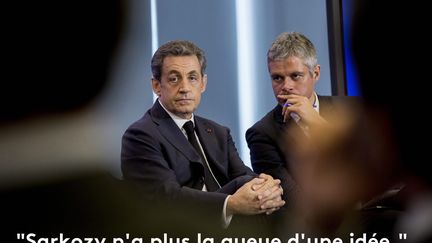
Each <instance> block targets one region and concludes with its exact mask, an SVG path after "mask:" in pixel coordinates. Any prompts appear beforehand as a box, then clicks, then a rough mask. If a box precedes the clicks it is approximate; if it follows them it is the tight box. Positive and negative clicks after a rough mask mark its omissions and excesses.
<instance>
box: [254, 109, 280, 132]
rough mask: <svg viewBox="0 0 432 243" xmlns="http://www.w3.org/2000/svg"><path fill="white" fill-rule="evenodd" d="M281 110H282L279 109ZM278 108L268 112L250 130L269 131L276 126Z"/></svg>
mask: <svg viewBox="0 0 432 243" xmlns="http://www.w3.org/2000/svg"><path fill="white" fill-rule="evenodd" d="M279 110H280V109H279ZM277 112H278V106H276V107H274V108H273V109H272V110H271V111H269V112H267V114H265V115H264V116H263V117H262V118H261V119H260V120H258V121H257V122H255V124H253V125H252V126H251V127H250V128H249V129H248V131H249V130H267V129H268V127H269V126H274V124H276V123H277V114H276V113H277Z"/></svg>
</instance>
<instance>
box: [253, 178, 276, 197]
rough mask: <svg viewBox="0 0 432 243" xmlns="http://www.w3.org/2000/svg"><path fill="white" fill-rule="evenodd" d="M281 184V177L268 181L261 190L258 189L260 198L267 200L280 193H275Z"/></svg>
mask: <svg viewBox="0 0 432 243" xmlns="http://www.w3.org/2000/svg"><path fill="white" fill-rule="evenodd" d="M279 185H280V180H279V179H276V180H268V181H266V183H265V184H264V185H263V186H262V187H261V188H260V189H259V190H257V191H256V192H257V193H258V199H259V200H266V199H267V198H269V197H271V196H272V197H274V195H276V194H278V195H280V192H279V193H275V192H276V191H278V190H279ZM273 194H274V195H273Z"/></svg>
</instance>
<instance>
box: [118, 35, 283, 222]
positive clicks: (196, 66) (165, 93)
mask: <svg viewBox="0 0 432 243" xmlns="http://www.w3.org/2000/svg"><path fill="white" fill-rule="evenodd" d="M151 65H152V72H153V78H152V87H153V91H154V92H155V93H156V94H157V96H158V100H156V102H155V103H154V105H153V107H152V108H151V109H150V110H148V111H147V113H146V114H145V115H144V116H143V117H142V118H141V119H140V120H138V121H137V122H135V123H134V124H132V125H131V126H130V127H129V128H128V129H127V131H126V132H125V134H124V136H123V143H122V172H123V176H124V178H125V179H127V180H131V181H135V182H137V184H139V185H141V186H142V188H143V189H144V192H145V193H146V194H147V195H148V196H149V197H156V198H159V197H162V198H165V199H169V200H170V199H174V200H176V201H177V200H180V201H190V202H192V203H193V204H196V205H199V206H200V207H208V208H210V209H212V211H213V212H215V214H216V215H215V216H217V217H218V218H219V219H220V218H222V219H223V222H224V223H225V225H226V224H229V222H230V220H231V219H230V218H231V216H232V215H234V214H240V215H254V214H261V213H267V214H269V213H272V212H273V211H275V210H277V209H279V208H280V207H281V206H283V205H284V201H283V200H282V199H281V194H282V189H281V188H280V186H279V184H280V181H279V180H274V179H273V178H272V177H271V176H269V175H265V174H261V175H259V176H258V175H256V174H255V173H253V172H252V171H251V170H250V169H249V168H248V167H247V166H245V165H244V164H243V162H242V161H241V159H240V158H239V155H238V153H237V150H236V148H235V146H234V143H233V141H232V138H231V135H230V133H229V129H227V128H226V127H223V126H221V125H219V124H217V123H215V122H213V121H210V120H207V119H205V118H202V117H199V116H196V115H194V111H195V110H196V108H197V107H198V105H199V103H200V99H201V93H202V92H204V90H205V88H206V84H207V76H206V75H205V74H204V71H205V68H206V59H205V56H204V53H203V51H202V50H201V49H200V48H199V47H197V46H196V45H195V44H193V43H191V42H189V41H171V42H168V43H166V44H164V45H162V46H161V47H160V48H159V49H158V50H157V51H156V53H155V54H154V56H153V58H152V64H151ZM187 124H190V125H189V127H187ZM189 128H190V130H188V129H189ZM188 140H190V141H191V140H194V142H192V141H191V143H189V142H188ZM194 146H196V147H194Z"/></svg>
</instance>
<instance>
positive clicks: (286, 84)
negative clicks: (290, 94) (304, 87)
mask: <svg viewBox="0 0 432 243" xmlns="http://www.w3.org/2000/svg"><path fill="white" fill-rule="evenodd" d="M293 89H294V81H292V80H291V78H289V77H286V78H285V79H284V81H283V87H282V90H284V91H291V90H293Z"/></svg>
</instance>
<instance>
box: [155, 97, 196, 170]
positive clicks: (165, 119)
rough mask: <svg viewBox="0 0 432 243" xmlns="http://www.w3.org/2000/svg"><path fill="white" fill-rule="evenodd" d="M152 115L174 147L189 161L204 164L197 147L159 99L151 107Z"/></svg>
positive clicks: (159, 128)
mask: <svg viewBox="0 0 432 243" xmlns="http://www.w3.org/2000/svg"><path fill="white" fill-rule="evenodd" d="M151 116H152V120H153V122H154V123H156V124H157V128H158V130H159V132H160V133H161V134H162V136H164V137H165V138H166V139H167V141H168V142H169V143H170V144H171V145H172V146H173V147H175V148H176V149H177V150H179V151H180V152H181V153H183V154H184V156H186V158H187V159H188V160H189V161H191V162H193V163H199V164H201V165H202V163H201V159H200V157H199V155H198V154H197V153H196V151H195V149H194V148H193V147H192V145H190V143H189V141H188V140H187V138H186V137H185V135H184V134H183V132H182V131H181V130H180V128H179V127H178V126H177V124H176V123H175V122H174V121H173V119H172V118H171V117H170V116H169V115H168V113H167V112H166V111H165V110H164V108H163V107H162V106H161V105H160V104H159V101H155V104H154V105H153V107H152V109H151Z"/></svg>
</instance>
